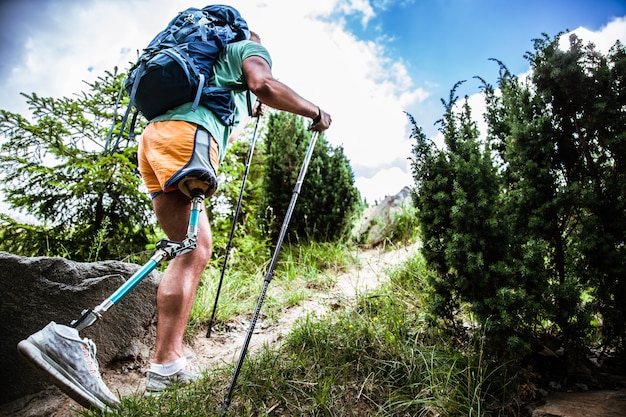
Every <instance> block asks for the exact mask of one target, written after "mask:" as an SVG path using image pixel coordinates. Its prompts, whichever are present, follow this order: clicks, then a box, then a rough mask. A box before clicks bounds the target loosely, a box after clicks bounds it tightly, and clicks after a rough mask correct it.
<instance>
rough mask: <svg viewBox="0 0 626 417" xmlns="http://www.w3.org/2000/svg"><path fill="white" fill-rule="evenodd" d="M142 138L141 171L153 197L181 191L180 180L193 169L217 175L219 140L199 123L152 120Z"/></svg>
mask: <svg viewBox="0 0 626 417" xmlns="http://www.w3.org/2000/svg"><path fill="white" fill-rule="evenodd" d="M138 140H139V149H138V155H137V156H138V160H139V172H140V173H141V177H142V179H143V182H144V184H145V185H146V187H147V189H148V192H149V193H150V194H151V196H152V197H153V198H154V197H155V196H157V195H158V194H160V193H162V192H165V193H167V192H171V191H174V190H177V189H178V181H179V180H181V179H182V178H184V177H185V176H186V175H188V174H189V173H191V172H198V171H206V172H212V174H214V175H217V169H218V167H219V149H218V145H217V142H216V141H215V139H214V138H213V137H212V136H211V135H210V134H209V132H207V131H206V130H205V129H203V128H202V127H200V126H198V125H196V124H195V123H190V122H185V121H182V120H167V121H162V122H153V123H149V124H148V126H146V129H145V130H144V131H143V133H142V134H141V135H140V136H139V137H138Z"/></svg>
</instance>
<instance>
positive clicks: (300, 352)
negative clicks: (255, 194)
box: [85, 248, 510, 417]
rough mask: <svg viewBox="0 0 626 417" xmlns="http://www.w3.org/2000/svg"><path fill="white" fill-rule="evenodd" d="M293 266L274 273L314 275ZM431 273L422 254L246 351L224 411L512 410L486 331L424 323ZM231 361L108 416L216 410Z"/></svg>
mask: <svg viewBox="0 0 626 417" xmlns="http://www.w3.org/2000/svg"><path fill="white" fill-rule="evenodd" d="M312 250H313V251H315V250H316V249H312ZM310 255H311V253H310V252H309V250H308V249H296V248H291V250H288V251H287V252H286V254H285V257H284V258H283V261H284V262H286V263H297V262H298V261H299V260H302V259H306V260H307V261H306V262H307V263H308V262H311V261H312V260H311V259H308V257H309V256H310ZM338 261H339V260H338ZM339 264H341V262H339ZM292 267H293V266H289V268H286V265H283V267H282V269H281V273H280V274H278V276H277V278H276V279H277V281H278V280H284V281H283V282H284V283H289V284H290V285H291V284H292V283H293V282H298V283H305V282H306V280H307V279H311V276H312V275H314V274H312V273H311V271H310V270H309V268H304V269H303V270H302V272H301V273H298V274H293V271H291V272H290V268H292ZM339 268H342V267H341V266H339ZM428 273H429V272H428V271H427V270H426V269H425V268H424V262H423V260H422V258H421V257H420V256H419V255H418V254H416V255H414V256H413V257H411V258H410V259H409V260H408V261H407V262H406V263H405V264H404V265H402V266H401V267H400V268H397V269H395V270H394V271H392V272H391V276H390V280H389V281H388V283H387V284H386V285H385V286H384V287H382V288H380V289H379V290H378V291H376V292H375V293H370V294H362V295H360V296H359V298H358V300H357V302H356V304H355V305H354V306H353V307H351V308H350V309H349V310H340V311H335V312H331V313H328V315H326V316H323V317H319V318H317V317H316V318H312V317H309V318H306V319H304V320H302V321H300V322H298V323H297V324H296V325H295V326H294V328H293V329H292V330H291V332H290V333H289V334H288V335H287V336H286V338H285V339H284V341H283V343H282V344H281V345H280V346H275V347H271V348H270V347H265V348H264V349H261V350H260V351H257V352H256V353H254V354H249V355H248V357H247V358H246V361H245V362H244V366H243V368H242V370H241V373H240V375H239V378H238V383H237V386H236V389H235V391H234V396H233V398H232V403H231V404H230V407H229V413H228V415H230V416H270V415H271V416H304V415H306V416H337V417H338V416H342V417H343V416H398V417H399V416H424V417H431V416H432V417H434V416H472V417H479V416H499V415H501V416H504V415H507V414H506V412H505V411H506V410H505V408H504V407H503V406H502V404H503V403H504V402H505V400H506V396H507V391H506V390H507V389H509V388H510V387H509V386H510V383H509V382H508V378H507V374H506V369H505V368H504V367H503V366H500V365H498V364H494V363H490V362H488V361H486V360H485V358H484V356H483V355H482V349H483V346H482V343H483V338H482V337H481V335H480V334H472V335H471V337H470V338H469V340H470V342H471V343H467V344H465V345H463V346H460V345H457V344H455V343H451V342H450V341H449V340H446V339H445V338H443V337H442V335H443V333H441V334H440V333H438V332H437V331H436V330H432V329H431V328H430V327H429V326H427V325H426V323H427V320H426V315H425V314H424V313H423V306H422V305H421V300H420V293H421V292H422V291H424V289H425V288H424V280H423V279H422V277H423V276H425V275H426V274H428ZM283 274H284V276H283ZM294 275H298V276H300V275H302V276H303V277H306V278H302V277H294ZM289 279H291V280H292V281H291V282H290V281H289ZM227 292H229V291H227ZM251 292H253V291H251ZM232 297H233V298H236V296H234V295H233V296H232ZM232 370H233V369H232V365H225V366H223V367H221V368H215V369H213V370H211V371H209V372H207V373H205V374H204V376H203V378H202V379H201V380H199V381H198V382H197V383H194V384H192V385H191V386H187V387H184V388H178V389H171V390H168V391H167V392H166V393H164V394H163V395H162V396H160V397H158V398H143V397H141V396H139V395H138V396H136V397H129V398H124V399H123V401H122V407H121V408H120V409H119V410H116V411H114V412H113V413H112V414H111V415H112V416H126V417H130V416H185V417H199V416H214V415H218V414H219V412H220V409H221V407H222V402H223V400H224V396H225V393H226V389H227V388H228V386H229V384H230V378H231V376H232ZM85 415H88V416H94V415H99V414H98V413H94V412H86V413H85Z"/></svg>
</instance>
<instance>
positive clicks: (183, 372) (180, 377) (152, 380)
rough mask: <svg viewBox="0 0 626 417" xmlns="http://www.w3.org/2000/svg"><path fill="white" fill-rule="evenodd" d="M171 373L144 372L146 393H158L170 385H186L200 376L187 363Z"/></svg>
mask: <svg viewBox="0 0 626 417" xmlns="http://www.w3.org/2000/svg"><path fill="white" fill-rule="evenodd" d="M192 357H193V356H191V357H190V356H188V357H187V358H186V359H187V363H186V365H185V366H184V367H183V368H182V369H180V370H178V371H177V372H175V373H173V374H171V375H162V374H160V373H158V372H155V371H153V370H149V371H147V372H146V395H158V394H159V393H160V392H161V391H164V390H166V389H167V388H169V387H170V386H172V385H187V384H189V383H191V382H193V381H195V380H196V379H198V378H199V377H200V373H199V372H198V371H197V370H196V369H195V368H194V367H193V366H192V365H191V364H190V363H189V359H191V358H192Z"/></svg>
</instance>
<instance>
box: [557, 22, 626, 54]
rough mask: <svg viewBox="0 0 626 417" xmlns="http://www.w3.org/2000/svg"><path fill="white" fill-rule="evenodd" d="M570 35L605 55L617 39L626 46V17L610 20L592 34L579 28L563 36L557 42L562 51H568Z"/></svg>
mask: <svg viewBox="0 0 626 417" xmlns="http://www.w3.org/2000/svg"><path fill="white" fill-rule="evenodd" d="M571 33H573V34H575V35H576V36H577V37H578V38H580V39H582V40H583V42H584V43H588V42H591V43H593V44H594V45H595V46H596V49H597V50H598V51H600V52H602V53H604V54H606V53H607V52H608V51H609V49H610V48H611V47H612V46H613V45H615V42H616V41H617V40H618V39H619V41H620V42H621V43H622V44H626V16H625V17H620V18H616V19H613V20H611V21H610V22H609V23H607V25H606V26H604V27H602V28H601V29H600V30H599V31H597V32H592V31H590V30H589V29H586V28H584V27H582V26H581V27H579V28H577V29H575V30H573V31H571V32H570V33H566V34H564V35H563V36H562V37H561V39H560V40H559V46H560V47H561V48H562V49H569V35H570V34H571Z"/></svg>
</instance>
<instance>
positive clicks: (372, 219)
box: [354, 187, 412, 247]
mask: <svg viewBox="0 0 626 417" xmlns="http://www.w3.org/2000/svg"><path fill="white" fill-rule="evenodd" d="M408 204H412V200H411V189H410V188H409V187H404V188H403V189H402V190H400V192H398V193H397V194H395V195H391V196H387V197H386V198H385V199H384V200H383V201H381V202H380V203H379V204H378V205H376V206H372V207H369V208H368V209H367V210H365V212H364V213H363V216H362V218H361V222H360V223H359V225H358V227H357V228H356V230H355V231H354V233H355V235H356V236H355V237H356V240H357V242H359V243H361V244H363V245H364V246H367V247H374V246H377V245H380V244H381V243H383V242H384V241H385V239H386V237H387V236H389V234H390V233H391V230H392V228H393V218H394V216H395V215H396V214H397V213H400V212H401V210H403V208H404V207H405V205H408Z"/></svg>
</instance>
